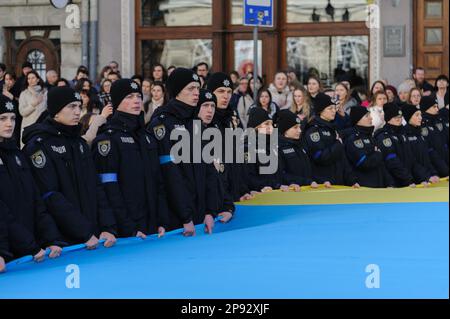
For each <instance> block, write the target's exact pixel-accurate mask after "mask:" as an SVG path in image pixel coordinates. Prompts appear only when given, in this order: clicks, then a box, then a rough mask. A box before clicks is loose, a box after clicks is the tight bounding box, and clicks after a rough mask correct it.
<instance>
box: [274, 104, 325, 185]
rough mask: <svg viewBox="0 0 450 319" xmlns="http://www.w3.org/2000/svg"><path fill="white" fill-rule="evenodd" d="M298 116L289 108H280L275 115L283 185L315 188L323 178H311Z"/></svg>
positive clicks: (310, 168)
mask: <svg viewBox="0 0 450 319" xmlns="http://www.w3.org/2000/svg"><path fill="white" fill-rule="evenodd" d="M301 124H302V123H301V120H300V118H299V117H298V116H297V115H296V114H294V113H292V112H291V111H290V110H281V111H279V112H278V115H277V127H278V133H279V138H278V165H279V171H280V174H281V177H282V180H283V184H284V185H289V186H290V187H291V188H293V189H294V190H298V189H299V186H307V185H308V186H309V185H310V186H311V187H312V188H317V187H318V186H319V185H318V184H317V182H319V183H324V182H325V181H326V180H325V179H318V180H317V181H316V179H314V180H313V172H312V167H311V161H310V159H309V156H308V153H307V152H306V150H305V147H304V142H303V139H301V134H302V129H301Z"/></svg>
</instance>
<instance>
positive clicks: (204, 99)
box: [194, 89, 235, 223]
mask: <svg viewBox="0 0 450 319" xmlns="http://www.w3.org/2000/svg"><path fill="white" fill-rule="evenodd" d="M216 105H217V99H216V96H215V95H214V94H212V92H210V91H208V90H204V89H201V90H200V97H199V100H198V103H197V108H196V110H195V112H194V115H196V117H198V118H199V119H200V120H201V121H202V131H203V130H204V129H207V128H217V127H216V126H215V125H214V124H212V122H213V119H214V114H215V113H216ZM214 167H215V170H216V172H217V174H216V173H214V174H213V175H214V176H213V177H212V178H214V179H215V180H216V183H217V189H218V193H217V195H218V201H219V203H218V211H219V212H220V213H219V216H221V217H222V219H221V220H220V221H221V222H222V223H226V222H228V221H230V220H231V218H232V217H233V214H234V211H235V206H234V202H233V199H232V198H231V196H230V195H229V194H228V192H225V189H224V187H223V183H222V180H221V178H220V172H221V171H222V170H223V168H224V166H223V164H220V161H219V160H218V159H214Z"/></svg>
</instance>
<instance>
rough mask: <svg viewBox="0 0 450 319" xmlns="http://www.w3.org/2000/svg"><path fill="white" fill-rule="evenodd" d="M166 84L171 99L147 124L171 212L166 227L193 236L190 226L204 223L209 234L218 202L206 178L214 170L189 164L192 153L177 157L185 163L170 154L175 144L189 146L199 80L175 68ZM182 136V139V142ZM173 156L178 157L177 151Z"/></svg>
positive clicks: (187, 72) (199, 164) (193, 75)
mask: <svg viewBox="0 0 450 319" xmlns="http://www.w3.org/2000/svg"><path fill="white" fill-rule="evenodd" d="M166 85H167V90H168V92H169V95H170V98H171V100H170V101H169V103H168V104H167V105H165V106H164V107H163V108H162V109H161V113H160V114H159V115H158V116H157V117H156V118H154V119H153V120H152V121H151V123H150V125H149V130H150V131H151V132H153V134H154V136H155V137H156V139H157V140H158V154H159V162H160V165H161V170H162V174H163V180H164V184H165V188H166V192H167V199H168V204H169V208H170V212H171V213H172V214H170V228H178V227H183V228H184V233H183V234H184V235H185V236H193V235H195V227H194V225H195V224H200V223H204V224H205V227H206V231H207V232H208V233H211V232H212V229H213V227H214V217H215V215H216V214H217V203H218V200H217V193H216V191H217V187H215V185H216V184H215V179H214V177H213V175H212V176H210V175H209V173H210V172H211V174H214V171H212V170H209V169H207V166H206V165H204V164H203V163H192V154H187V155H186V154H181V156H182V157H183V156H188V157H189V160H186V161H176V158H174V156H175V155H173V154H172V152H171V150H172V147H173V146H174V145H179V143H181V144H184V145H183V146H192V140H191V137H192V136H193V120H194V111H195V108H196V107H197V103H198V100H199V92H200V80H199V77H198V75H197V74H195V73H194V72H193V71H192V70H189V69H185V68H177V69H175V70H174V71H173V72H172V73H171V74H170V76H169V78H168V80H167V82H166ZM172 133H173V134H178V135H177V138H176V139H174V140H171V138H170V136H171V134H172ZM183 136H186V137H185V138H184V139H183ZM186 138H187V139H188V140H187V141H186ZM185 143H189V145H186V144H185ZM189 148H191V147H189ZM190 153H192V152H190ZM176 155H180V154H179V152H178V153H177V154H176Z"/></svg>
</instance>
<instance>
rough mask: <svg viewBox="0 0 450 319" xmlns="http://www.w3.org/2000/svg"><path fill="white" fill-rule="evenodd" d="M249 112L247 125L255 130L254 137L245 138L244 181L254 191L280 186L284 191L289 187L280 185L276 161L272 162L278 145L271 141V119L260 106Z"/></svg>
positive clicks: (272, 131) (268, 190) (275, 156)
mask: <svg viewBox="0 0 450 319" xmlns="http://www.w3.org/2000/svg"><path fill="white" fill-rule="evenodd" d="M249 113H250V114H249V118H248V124H247V125H248V128H250V129H251V128H253V129H254V130H255V132H254V134H256V139H254V140H252V139H251V138H250V137H249V136H246V138H245V143H244V144H245V171H244V176H245V181H247V185H248V187H249V189H250V190H252V191H256V192H262V193H265V192H270V191H272V190H275V189H280V188H282V189H283V190H284V191H286V190H288V188H289V187H286V185H282V178H281V174H280V172H279V170H278V163H277V162H276V161H275V162H274V158H275V159H276V158H277V157H278V150H277V147H278V145H277V144H276V143H272V141H271V139H273V137H271V135H272V134H274V128H273V122H272V119H271V118H270V117H269V114H268V113H267V112H266V111H265V110H264V109H263V108H260V107H255V108H252V109H250V112H249ZM253 143H255V144H253ZM275 164H276V165H275ZM264 169H266V170H267V171H263V170H264ZM297 190H298V189H297Z"/></svg>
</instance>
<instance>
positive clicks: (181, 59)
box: [142, 39, 212, 77]
mask: <svg viewBox="0 0 450 319" xmlns="http://www.w3.org/2000/svg"><path fill="white" fill-rule="evenodd" d="M211 57H212V40H211V39H189V40H188V39H186V40H184V39H183V40H144V41H142V74H143V75H144V76H146V77H149V76H150V73H151V67H152V66H153V65H154V64H155V63H161V64H162V65H164V66H165V67H166V68H167V67H169V66H171V65H175V66H177V67H186V68H192V67H193V66H195V65H196V64H198V63H200V62H206V63H208V64H209V65H212V58H211Z"/></svg>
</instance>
